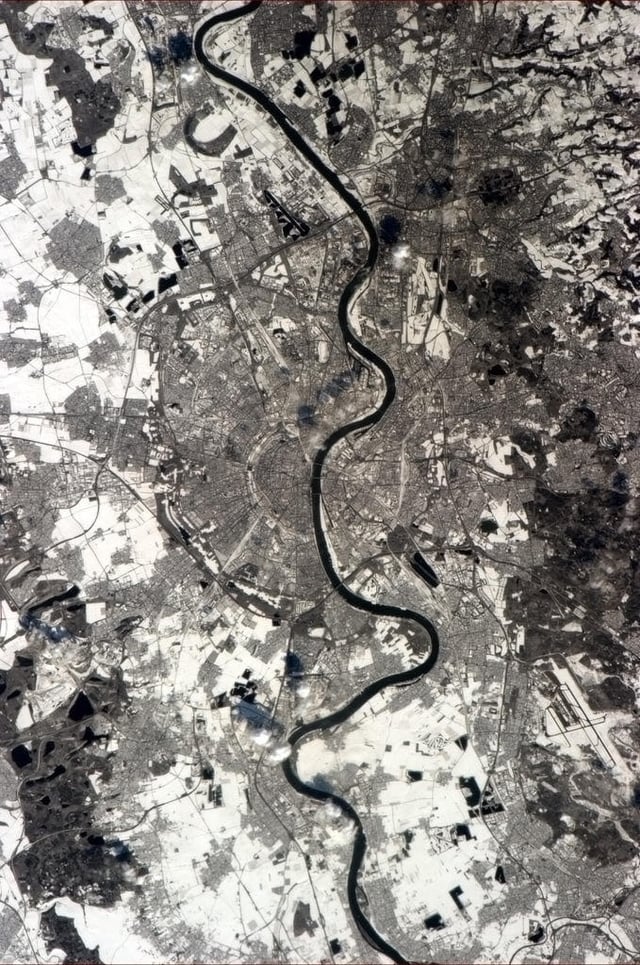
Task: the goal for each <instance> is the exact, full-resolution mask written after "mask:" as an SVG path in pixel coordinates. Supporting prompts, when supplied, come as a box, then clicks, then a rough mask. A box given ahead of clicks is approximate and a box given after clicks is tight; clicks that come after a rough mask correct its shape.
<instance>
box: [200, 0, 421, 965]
mask: <svg viewBox="0 0 640 965" xmlns="http://www.w3.org/2000/svg"><path fill="white" fill-rule="evenodd" d="M260 2H261V0H252V2H250V3H247V4H245V5H244V6H242V7H236V8H234V9H232V10H226V11H225V12H224V13H221V14H217V15H214V16H211V17H209V18H207V20H205V21H204V22H203V23H202V24H201V25H200V26H199V27H198V29H197V31H196V33H195V36H194V38H193V46H194V52H195V55H196V57H197V59H198V61H199V63H200V65H201V66H202V67H203V68H204V70H206V71H207V72H208V73H209V74H211V75H212V76H213V77H215V78H216V80H219V81H222V82H223V83H225V84H227V85H229V86H230V87H233V88H235V89H236V90H239V91H241V92H242V93H243V94H246V95H247V96H248V97H251V98H252V100H254V101H255V102H256V103H257V104H259V105H260V106H261V107H262V108H263V109H264V110H265V111H267V112H268V113H269V114H270V115H271V117H272V118H273V119H274V121H275V122H276V123H277V125H278V126H279V128H280V130H281V131H282V133H283V134H284V135H285V136H286V137H287V138H288V140H289V141H290V142H291V143H292V144H293V145H294V147H295V148H296V149H297V150H298V152H299V153H300V154H301V155H302V156H303V157H305V158H306V160H307V161H308V162H309V163H310V164H311V165H312V166H313V167H314V168H315V170H316V171H317V172H318V174H320V175H321V176H322V177H323V178H324V179H325V180H326V181H327V182H328V183H329V184H330V185H331V186H332V188H333V189H334V190H335V191H336V192H337V193H338V194H339V195H340V197H341V198H342V200H343V201H344V202H345V204H346V205H347V206H348V207H349V208H350V210H351V211H352V212H353V213H354V214H355V215H356V217H357V218H358V220H359V222H360V224H361V225H362V227H363V229H364V231H365V233H366V236H367V239H368V253H367V258H366V261H365V262H364V264H363V265H361V266H360V267H359V268H358V270H357V271H356V273H355V275H354V276H353V278H352V279H351V281H350V282H349V283H348V285H347V286H346V287H345V289H344V291H343V292H342V295H341V296H340V301H339V304H338V322H339V325H340V329H341V331H342V336H343V339H344V342H345V345H346V347H347V350H348V351H349V352H350V353H351V354H352V355H353V356H355V357H356V358H358V359H360V360H361V361H363V362H365V363H367V364H368V365H371V366H373V367H374V368H375V369H377V371H378V372H379V373H380V375H381V376H382V379H383V381H384V386H385V392H384V397H383V398H382V401H381V402H380V404H379V405H378V406H377V408H375V409H373V410H372V411H371V412H368V413H367V414H366V415H363V416H362V417H361V418H359V419H356V420H355V421H353V422H349V423H347V424H346V425H343V426H340V428H338V429H336V430H335V431H334V432H332V433H331V435H330V436H329V437H328V438H327V439H325V441H324V443H323V444H322V446H321V447H320V448H319V449H318V451H317V453H316V455H315V457H314V460H313V467H312V472H311V505H312V514H313V528H314V534H315V539H316V544H317V547H318V552H319V554H320V558H321V560H322V565H323V566H324V570H325V573H326V574H327V577H328V579H329V581H330V583H331V585H332V586H333V588H334V589H335V591H336V593H338V594H339V595H340V596H341V597H342V598H343V599H344V600H346V602H347V603H348V604H350V606H352V607H354V608H355V609H357V610H364V611H365V612H367V613H371V614H373V615H374V616H379V617H388V618H391V619H396V620H404V621H410V622H412V623H414V624H418V625H419V626H421V627H422V628H423V629H424V630H425V631H426V632H427V634H428V636H429V638H430V641H431V648H430V651H429V654H428V656H427V657H426V659H425V660H423V661H422V663H420V664H418V665H416V666H415V667H411V668H409V669H408V670H402V671H399V672H398V673H395V674H389V675H388V676H386V677H381V678H379V679H378V680H376V681H374V682H373V683H371V684H369V685H368V686H367V687H365V688H364V689H363V690H361V691H360V692H359V693H358V694H357V695H356V696H355V697H353V698H352V700H350V701H349V702H348V703H347V704H345V705H344V706H343V707H341V708H340V709H339V710H336V711H334V712H333V713H332V714H327V715H326V716H325V717H321V718H318V719H317V720H313V721H308V722H307V723H306V724H302V725H301V726H300V727H298V728H296V730H294V731H293V732H292V733H291V734H290V735H289V738H288V740H289V744H290V745H291V756H290V757H289V758H288V759H287V760H286V761H284V763H283V765H282V769H283V771H284V775H285V777H286V779H287V781H288V782H289V784H290V785H291V787H293V788H294V789H295V790H296V791H297V792H298V793H300V794H304V795H305V796H306V797H309V798H313V799H314V800H316V801H322V802H331V803H332V804H334V805H336V806H337V807H338V808H339V809H340V811H341V812H342V814H344V815H345V816H346V817H347V818H349V819H350V820H351V821H352V822H353V824H354V826H355V838H354V846H353V853H352V857H351V864H350V866H349V874H348V879H347V895H348V900H349V908H350V910H351V913H352V915H353V918H354V920H355V922H356V924H357V926H358V929H359V931H360V933H361V935H362V936H363V938H364V939H365V940H366V941H367V942H368V943H369V945H371V947H372V948H375V949H376V950H377V951H379V952H381V953H382V954H384V955H386V956H387V957H388V958H390V959H391V961H393V962H397V963H405V962H407V961H408V960H407V959H406V958H404V957H403V956H402V954H401V953H400V952H399V951H398V950H397V949H396V948H394V947H393V946H392V945H391V944H390V943H389V942H387V941H386V939H384V938H383V937H382V935H380V934H379V933H378V932H377V931H376V929H375V928H374V926H373V925H372V923H371V922H370V921H369V919H368V918H367V916H366V915H365V913H364V911H363V910H362V907H361V906H360V904H359V902H358V888H357V886H358V875H359V872H360V868H361V866H362V862H363V860H364V856H365V853H366V849H367V838H366V834H365V832H364V828H363V825H362V821H361V820H360V816H359V815H358V813H357V811H356V810H355V808H354V807H353V806H352V805H351V804H350V803H349V802H348V801H346V800H344V798H341V797H339V796H338V795H337V794H333V793H332V792H330V791H326V790H319V789H318V788H316V787H313V786H311V785H310V784H306V783H305V782H304V781H303V780H301V778H300V777H299V776H298V772H297V770H296V749H297V746H298V745H299V743H300V742H301V741H302V740H304V738H305V737H307V736H308V735H309V734H311V733H314V732H315V731H322V730H327V729H330V728H332V727H336V726H337V725H338V724H341V723H344V721H346V720H348V719H349V717H351V716H352V714H354V713H355V712H356V711H357V710H359V709H360V708H361V707H363V706H364V704H366V703H367V701H369V700H371V698H372V697H374V696H375V695H376V694H379V693H380V691H382V690H384V689H385V688H387V687H392V686H397V685H398V684H405V683H409V682H410V681H413V680H418V679H419V678H420V677H422V676H423V675H424V674H427V673H428V672H429V671H430V670H431V669H432V667H433V666H434V664H435V663H436V661H437V659H438V650H439V640H438V634H437V631H436V628H435V627H434V625H433V623H432V622H431V620H429V619H428V617H426V616H424V615H423V614H421V613H417V612H416V611H415V610H408V609H405V608H404V607H398V606H390V605H387V604H384V603H374V602H372V601H371V600H367V599H365V598H364V597H362V596H359V595H358V594H357V593H355V592H354V591H353V590H351V589H349V587H347V586H345V585H344V583H343V581H342V578H341V577H340V574H339V573H338V571H337V569H336V566H335V564H334V561H333V557H332V554H331V548H330V545H329V541H328V538H327V535H326V532H325V528H324V517H323V512H322V480H323V472H324V467H325V464H326V462H327V459H328V458H329V456H330V454H331V451H332V450H333V449H334V447H335V446H337V445H338V444H339V443H340V442H341V441H342V440H343V439H346V438H347V436H350V435H352V434H353V433H356V432H363V431H365V430H367V429H370V428H372V427H373V426H375V425H377V424H378V422H380V420H381V419H382V418H383V416H384V414H385V412H386V411H387V409H388V408H389V406H390V405H391V404H392V403H393V401H394V399H395V396H396V380H395V376H394V374H393V370H392V368H391V366H390V365H389V364H388V362H386V361H385V359H383V358H382V357H381V356H379V355H378V354H377V353H376V352H374V351H373V349H371V348H370V347H369V346H368V345H365V343H364V342H362V341H361V340H360V339H359V338H358V336H357V335H356V334H355V332H354V331H353V330H352V328H351V326H350V324H349V313H350V309H351V306H352V305H353V303H354V302H355V301H356V299H357V298H358V296H359V295H360V294H361V293H362V292H363V291H364V289H365V288H366V286H367V284H368V282H369V278H370V276H371V273H372V271H373V269H374V268H375V266H376V263H377V260H378V252H379V242H378V234H377V231H376V229H375V225H374V223H373V221H372V219H371V216H370V215H369V213H368V212H367V210H366V208H365V207H364V206H363V204H362V202H361V201H360V200H359V199H358V198H357V197H356V195H354V194H353V193H352V192H351V191H349V189H348V188H347V187H345V185H344V184H343V183H342V181H341V179H340V178H339V177H338V175H337V174H336V172H335V171H333V170H332V169H331V168H330V167H329V166H328V165H327V164H326V163H325V161H323V160H322V158H321V157H320V156H319V155H318V154H317V153H316V151H315V150H314V149H313V148H312V147H311V145H310V144H309V143H308V142H307V141H306V140H305V139H304V138H303V137H302V135H301V134H300V133H299V132H298V131H297V130H296V128H295V127H294V126H293V125H292V124H291V122H290V121H289V119H288V118H287V116H286V114H285V113H284V111H282V110H281V108H280V107H278V105H277V104H275V103H274V102H273V101H272V100H271V99H270V98H269V97H267V95H266V94H265V93H264V92H263V91H262V90H260V88H258V87H255V86H254V85H253V84H251V83H249V81H247V80H244V79H243V78H241V77H236V76H235V75H234V74H230V73H229V72H228V71H226V70H223V69H222V68H221V67H219V66H218V65H217V64H215V63H214V62H213V61H212V60H210V59H209V57H208V56H207V54H206V53H205V51H204V44H205V39H206V37H207V34H208V33H209V32H210V31H211V30H213V29H214V28H215V27H216V26H217V25H218V24H221V23H226V22H229V21H232V20H236V19H238V18H240V17H244V16H247V15H248V14H250V13H252V12H253V11H255V10H256V9H257V8H258V7H259V6H260Z"/></svg>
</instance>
